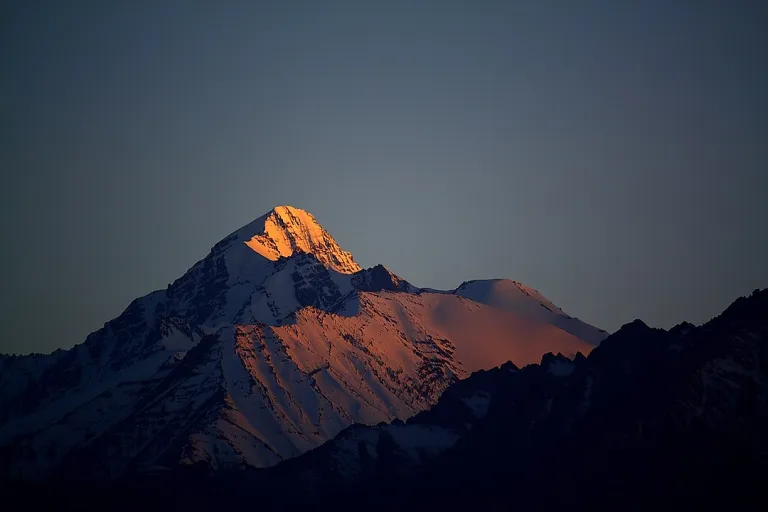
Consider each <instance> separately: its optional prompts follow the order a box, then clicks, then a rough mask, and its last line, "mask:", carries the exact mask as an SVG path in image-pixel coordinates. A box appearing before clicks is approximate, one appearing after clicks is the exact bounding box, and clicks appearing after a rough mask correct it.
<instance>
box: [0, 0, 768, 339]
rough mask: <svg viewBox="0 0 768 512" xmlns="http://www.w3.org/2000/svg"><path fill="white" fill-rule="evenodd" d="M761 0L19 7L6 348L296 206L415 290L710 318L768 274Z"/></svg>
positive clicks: (48, 332) (0, 41) (6, 63)
mask: <svg viewBox="0 0 768 512" xmlns="http://www.w3.org/2000/svg"><path fill="white" fill-rule="evenodd" d="M763 4H764V2H761V1H755V2H747V1H734V2H725V1H720V0H718V1H707V0H692V1H684V0H676V1H670V0H663V1H654V0H640V1H636V2H631V1H614V0H605V1H590V0H579V1H577V2H576V1H571V0H564V1H560V2H558V1H554V0H553V1H546V0H544V1H542V0H532V1H517V2H512V1H510V2H502V1H497V2H484V1H477V0H476V1H466V2H455V1H450V0H439V1H434V2H416V1H397V0H388V1H382V2H366V1H353V0H350V1H344V2H342V1H336V2H334V1H326V2H320V1H315V0H312V1H306V2H292V1H280V2H277V1H276V2H267V1H262V2H259V1H242V2H236V1H224V2H213V1H192V0H184V1H171V0H163V1H154V0H153V1H137V0H131V1H123V2H118V1H103V0H94V1H79V0H69V1H66V2H65V1H60V0H55V1H48V2H42V1H34V0H24V1H21V0H20V1H3V2H1V3H0V123H1V124H0V169H2V182H1V183H2V186H0V201H1V204H2V212H0V213H2V215H0V219H1V220H0V222H1V223H2V224H1V225H0V226H1V227H0V229H2V231H1V232H0V234H1V235H2V240H3V245H2V249H3V250H2V253H1V254H0V280H1V281H2V283H3V289H2V292H3V293H2V294H0V300H1V301H2V304H0V322H1V325H2V329H3V332H2V335H1V336H0V351H2V352H18V353H27V352H30V351H44V352H46V351H51V350H53V349H55V348H57V347H71V346H72V345H74V344H76V343H80V342H81V341H83V339H84V337H85V335H86V334H87V333H89V332H90V331H93V330H95V329H97V328H99V327H101V326H102V325H103V324H104V322H105V321H107V320H109V319H110V318H112V317H115V316H116V315H118V314H119V313H120V312H121V311H122V310H123V309H124V308H125V307H126V306H127V305H128V303H129V302H130V301H131V300H132V299H133V298H135V297H138V296H141V295H144V294H146V293H148V292H150V291H151V290H154V289H158V288H164V287H165V286H167V284H168V283H170V282H171V281H172V280H174V279H175V278H177V277H179V276H181V275H182V274H183V273H184V271H186V270H187V269H188V268H189V267H190V266H191V265H192V264H193V263H194V262H195V261H197V260H198V259H200V258H202V257H204V256H205V254H206V253H207V252H208V250H209V249H210V247H211V246H212V245H213V244H214V243H215V242H217V241H218V240H220V239H221V238H223V237H224V236H226V235H227V234H228V233H230V232H232V231H234V230H235V229H237V228H239V227H240V226H242V225H244V224H246V223H248V222H249V221H251V220H253V219H254V218H256V217H258V216H260V215H262V214H263V213H264V212H266V211H267V210H269V209H270V208H272V207H273V206H275V205H278V204H289V205H293V206H296V207H300V208H303V209H306V210H308V211H310V212H312V213H313V214H314V215H315V216H316V217H317V219H318V220H319V221H320V222H321V223H322V224H323V225H324V227H325V228H326V229H328V230H329V231H330V232H331V234H332V235H334V237H335V238H336V239H337V240H338V241H339V243H340V244H341V245H342V247H344V248H345V249H347V250H349V251H351V252H352V253H353V254H354V255H355V258H356V259H357V260H358V262H359V263H360V264H361V265H363V266H372V265H374V264H376V263H383V264H385V265H386V266H387V267H389V268H390V269H391V270H392V271H394V272H396V273H397V274H399V275H401V276H403V277H405V278H406V279H408V280H410V281H411V282H412V283H414V284H416V285H419V286H429V287H435V288H453V287H456V286H457V285H459V284H460V283H461V282H462V281H464V280H468V279H477V278H491V277H507V278H511V279H516V280H519V281H522V282H524V283H526V284H528V285H530V286H533V287H534V288H537V289H538V290H540V291H541V292H542V293H544V294H545V295H546V296H547V297H548V298H549V299H551V300H552V301H553V302H555V303H556V304H557V305H559V306H560V307H562V308H563V309H564V310H565V311H567V312H568V313H570V314H572V315H575V316H578V317H580V318H582V319H584V320H585V321H587V322H590V323H592V324H594V325H597V326H599V327H602V328H604V329H607V330H615V329H617V328H618V327H619V326H621V325H622V324H623V323H626V322H629V321H631V320H633V319H634V318H638V317H639V318H642V319H644V320H645V321H646V322H647V323H649V324H650V325H654V326H661V327H670V326H672V325H674V324H676V323H678V322H680V321H682V320H689V321H692V322H696V323H700V322H703V321H706V320H708V319H709V318H711V317H712V316H714V315H716V314H717V313H719V312H720V311H721V310H722V309H723V308H724V307H726V306H727V305H728V304H729V303H730V302H731V301H732V300H733V299H735V298H736V297H737V296H739V295H744V294H748V293H750V292H751V291H752V290H753V289H754V288H758V287H765V286H768V229H767V228H766V220H768V195H767V194H768V166H767V164H766V162H768V93H767V92H766V91H768V72H767V69H768V30H766V29H765V27H766V26H768V15H767V13H766V8H765V7H763Z"/></svg>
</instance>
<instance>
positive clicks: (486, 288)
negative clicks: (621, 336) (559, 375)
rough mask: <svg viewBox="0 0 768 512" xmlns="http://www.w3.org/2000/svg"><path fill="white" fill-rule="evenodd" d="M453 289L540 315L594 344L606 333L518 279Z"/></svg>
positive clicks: (499, 305)
mask: <svg viewBox="0 0 768 512" xmlns="http://www.w3.org/2000/svg"><path fill="white" fill-rule="evenodd" d="M453 293H455V294H457V295H461V296H462V297H467V298H468V299H472V300H474V301H477V302H480V303H481V304H488V305H490V306H493V307H496V308H500V309H504V310H507V311H515V312H517V313H520V314H524V315H527V316H531V317H534V318H537V319H540V320H541V321H544V322H547V323H550V324H552V325H556V326H557V327H560V328H561V329H563V330H564V331H566V332H569V333H571V334H573V335H574V336H578V337H579V338H581V339H583V340H586V341H588V342H590V343H592V344H593V345H597V344H598V343H600V342H601V341H603V340H604V339H605V338H606V337H607V336H608V333H607V332H605V331H603V330H602V329H597V328H596V327H593V326H591V325H589V324H587V323H585V322H582V321H581V320H579V319H578V318H573V317H571V316H568V315H567V314H565V312H564V311H563V310H562V309H560V308H559V307H557V306H555V305H554V304H552V302H550V301H549V300H547V298H546V297H544V296H543V295H542V294H541V293H539V292H538V291H537V290H534V289H533V288H531V287H530V286H525V285H524V284H522V283H519V282H517V281H511V280H509V279H487V280H476V281H466V282H464V283H462V284H461V286H459V287H458V288H456V289H455V290H454V291H453Z"/></svg>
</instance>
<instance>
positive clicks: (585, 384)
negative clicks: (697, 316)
mask: <svg viewBox="0 0 768 512" xmlns="http://www.w3.org/2000/svg"><path fill="white" fill-rule="evenodd" d="M766 476H768V289H765V290H756V291H755V292H753V294H752V295H751V296H749V297H742V298H739V299H738V300H736V301H735V302H734V303H733V304H731V306H729V307H728V308H727V309H726V310H725V311H724V312H723V313H722V314H721V315H720V316H718V317H716V318H714V319H713V320H711V321H709V322H707V323H706V324H704V325H701V326H693V325H691V324H688V323H682V324H680V325H678V326H676V327H674V328H672V329H670V330H669V331H665V330H663V329H653V328H650V327H648V326H647V325H645V324H644V323H643V322H642V321H640V320H636V321H634V322H632V323H630V324H627V325H625V326H623V327H622V328H621V329H620V330H619V331H617V332H616V333H614V334H612V335H611V336H609V337H608V338H607V339H605V340H604V341H603V342H602V343H601V344H600V346H599V347H597V348H596V349H595V350H593V351H592V352H591V353H590V354H589V355H588V356H584V355H582V354H577V355H576V356H575V357H574V358H567V357H565V356H563V355H562V354H552V353H547V354H544V356H543V357H542V358H541V361H540V363H539V364H530V365H526V366H524V367H522V368H521V367H519V366H517V365H515V364H513V363H511V362H507V363H505V364H503V365H501V366H499V367H496V368H492V369H490V370H480V371H477V372H474V373H472V374H471V375H470V376H469V377H468V378H466V379H463V380H460V381H457V382H455V383H453V384H451V385H450V386H448V387H447V388H446V390H445V391H444V392H443V394H442V395H441V396H440V398H439V399H438V401H437V402H436V404H435V405H433V406H432V407H430V408H429V409H427V410H424V411H422V412H420V413H418V414H416V415H415V416H413V417H411V418H409V419H408V420H406V421H404V422H403V421H400V420H394V421H392V422H390V423H380V424H378V425H375V426H374V425H361V424H355V425H352V426H350V427H348V428H346V429H344V430H343V431H342V432H340V433H339V435H337V436H336V437H335V438H334V439H332V440H331V441H328V442H326V443H325V444H323V445H322V446H320V447H319V448H316V449H314V450H310V451H309V452H307V453H305V454H303V455H300V456H298V457H295V458H293V459H290V460H287V461H284V462H282V463H280V464H278V465H276V466H273V467H270V468H266V469H257V470H255V469H252V470H246V471H236V472H235V471H228V470H223V471H218V472H212V471H211V469H210V467H206V466H205V465H204V464H203V465H197V466H192V467H189V466H187V467H178V468H177V469H176V470H174V471H169V472H166V473H155V474H152V475H144V476H143V477H139V478H133V479H128V480H121V481H115V482H110V483H107V484H106V485H93V484H92V483H90V482H89V483H88V485H87V486H79V485H76V483H75V484H74V485H73V483H72V482H71V481H64V482H62V483H61V484H60V485H59V486H58V487H56V486H54V487H48V486H44V487H41V486H39V485H36V484H33V485H30V484H29V483H26V484H23V483H22V484H19V483H15V485H14V486H13V487H12V488H9V489H8V491H7V493H6V498H10V497H18V498H19V499H22V498H23V499H24V500H25V503H26V504H27V505H28V506H29V505H35V504H40V505H41V506H43V505H47V506H56V507H57V508H62V507H65V508H66V507H68V506H71V507H73V508H74V509H76V510H91V509H93V510H103V509H104V508H107V509H110V510H136V509H137V508H139V507H147V506H151V507H155V508H158V509H163V508H167V507H175V508H177V509H182V510H210V509H211V508H212V507H218V508H235V507H237V508H242V507H247V506H253V505H255V504H256V505H258V507H259V509H261V510H272V509H274V510H278V509H279V510H286V509H288V510H293V509H305V508H313V509H325V508H329V509H330V508H331V507H332V508H333V509H334V510H359V509H360V508H361V507H364V508H365V509H370V510H392V509H394V508H397V509H400V510H433V509H443V508H445V509H459V508H466V507H473V508H475V509H496V508H502V507H509V506H510V505H514V507H515V508H516V509H520V510H562V509H564V508H565V509H568V510H590V511H594V510H617V509H620V510H648V509H655V508H671V509H685V510H689V509H705V510H709V509H720V508H722V509H729V510H730V509H732V510H765V509H766V506H768V488H766V487H765V485H764V482H765V477H766Z"/></svg>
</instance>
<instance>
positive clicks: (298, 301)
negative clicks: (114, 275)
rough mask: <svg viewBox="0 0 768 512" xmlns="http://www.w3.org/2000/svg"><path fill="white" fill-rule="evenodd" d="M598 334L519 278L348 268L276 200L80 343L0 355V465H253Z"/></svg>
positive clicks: (37, 473)
mask: <svg viewBox="0 0 768 512" xmlns="http://www.w3.org/2000/svg"><path fill="white" fill-rule="evenodd" d="M486 288H488V289H492V290H493V293H480V292H481V291H482V290H483V289H486ZM478 290H479V291H478ZM515 290H517V291H515ZM50 334H51V333H44V335H50ZM605 336H606V333H605V332H603V331H600V330H598V329H596V328H594V327H591V326H588V325H587V324H584V323H582V322H580V321H578V320H576V319H573V318H571V317H568V316H567V315H565V313H563V312H562V311H561V310H559V309H558V308H557V307H555V306H554V305H553V304H552V303H550V302H549V301H547V300H546V299H545V298H544V297H542V296H541V295H540V294H538V292H535V290H531V289H530V288H526V287H524V286H522V285H520V284H519V283H514V282H511V281H492V282H483V281H476V282H473V283H472V284H471V286H469V285H467V286H463V287H459V288H457V289H456V290H452V291H439V290H427V289H420V288H417V287H415V286H413V285H411V284H410V283H408V282H407V281H405V280H404V279H402V278H400V277H398V276H396V275H394V274H393V273H391V272H390V271H389V270H387V269H386V268H385V267H383V266H381V265H377V266H374V267H372V268H369V269H361V267H360V266H359V265H358V264H357V263H356V262H355V260H354V258H353V257H352V255H351V254H350V253H349V252H346V251H344V250H343V249H341V247H340V246H339V244H338V243H337V242H336V241H335V240H334V239H333V237H331V235H330V234H329V233H328V232H327V231H326V230H325V229H323V228H322V226H320V224H319V223H318V222H317V220H316V219H315V218H314V217H313V216H312V215H311V214H309V213H307V212H305V211H303V210H300V209H298V208H293V207H290V206H279V207H276V208H274V209H273V210H271V211H270V212H268V213H267V214H265V215H264V216H262V217H259V218H258V219H256V220H255V221H253V222H251V223H249V224H248V225H246V226H244V227H242V228H241V229H239V230H237V231H235V232H234V233H232V234H230V235H229V236H227V237H226V238H224V239H223V240H221V241H220V242H218V243H217V244H215V245H214V246H213V248H212V249H211V251H210V253H209V254H208V255H207V256H206V257H205V258H203V259H202V260H200V261H198V262H197V263H196V264H195V265H194V266H192V268H190V269H189V270H188V271H187V272H186V273H185V274H184V275H183V276H182V277H181V278H179V279H177V280H176V281H174V282H173V283H172V284H170V285H169V286H168V287H167V288H166V289H165V290H158V291H155V292H152V293H150V294H148V295H146V296H144V297H141V298H139V299H136V300H134V301H133V302H132V303H131V304H130V305H129V306H128V307H127V308H126V310H125V311H124V312H123V313H122V314H121V315H120V316H119V317H117V318H115V319H113V320H111V321H109V322H107V323H106V324H105V325H104V327H103V328H101V329H99V330H98V331H96V332H94V333H92V334H90V335H89V336H88V337H87V338H86V340H85V342H84V343H82V344H80V345H77V346H75V347H74V348H72V349H71V350H58V351H56V352H54V353H53V354H50V355H33V356H23V357H20V356H1V357H0V468H2V472H3V474H4V475H5V476H6V477H13V478H47V477H64V476H66V477H74V476H78V477H82V478H118V477H125V476H126V475H134V474H139V473H145V472H147V471H157V470H161V469H163V468H165V469H168V468H175V467H177V466H189V465H201V464H202V465H203V466H205V467H208V468H210V469H212V470H227V469H242V468H246V467H251V468H260V467H269V466H272V465H275V464H277V463H279V462H280V461H283V460H285V459H289V458H291V457H296V456H298V455H300V454H302V453H304V452H306V451H308V450H311V449H313V448H316V447H318V446H320V445H321V444H322V443H323V442H325V441H327V440H329V439H332V438H333V437H334V436H336V435H337V434H338V433H339V432H341V431H342V430H344V429H345V428H346V427H348V426H350V425H352V424H376V423H380V422H386V421H391V420H394V419H396V418H400V419H405V418H408V417H411V416H413V415H414V414H416V413H418V412H420V411H423V410H425V409H428V408H429V407H430V406H431V405H433V404H434V403H435V402H436V401H437V399H438V397H439V396H440V395H441V394H442V392H443V390H445V389H446V387H448V386H449V385H450V384H452V383H454V382H456V381H457V380H460V379H463V378H465V377H467V376H468V375H469V374H470V373H472V372H474V371H477V370H481V369H487V368H492V367H495V366H497V365H499V364H501V363H503V362H505V361H507V360H512V361H514V362H515V363H516V364H518V365H523V364H527V363H532V362H536V361H538V360H539V358H540V357H541V355H542V354H544V353H546V352H550V351H552V352H562V353H564V354H566V355H571V356H572V355H574V354H576V353H577V352H582V353H585V354H586V353H589V352H590V351H591V349H592V348H593V347H594V346H595V345H596V344H597V343H599V342H600V340H602V339H603V338H604V337H605Z"/></svg>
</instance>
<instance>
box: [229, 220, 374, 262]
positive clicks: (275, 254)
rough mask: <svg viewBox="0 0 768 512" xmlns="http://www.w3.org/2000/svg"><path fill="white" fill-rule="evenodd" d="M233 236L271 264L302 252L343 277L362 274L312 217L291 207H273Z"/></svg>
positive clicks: (349, 254) (349, 255) (347, 254)
mask: <svg viewBox="0 0 768 512" xmlns="http://www.w3.org/2000/svg"><path fill="white" fill-rule="evenodd" d="M234 235H236V236H237V238H238V240H239V241H240V240H242V241H243V242H244V243H245V245H247V246H248V247H250V248H251V249H252V250H253V251H254V252H256V253H258V254H260V255H261V256H263V257H265V258H267V259H268V260H271V261H277V260H278V259H280V258H281V257H289V256H292V255H293V254H296V253H299V252H304V253H308V254H312V255H313V256H315V258H317V260H318V261H320V262H321V263H323V264H325V265H326V266H328V267H329V268H332V269H333V270H336V271H338V272H341V273H344V274H352V273H354V272H357V271H359V270H361V267H360V265H358V264H357V263H356V262H355V260H354V258H353V257H352V254H351V253H349V252H347V251H345V250H343V249H342V248H341V247H340V246H339V244H338V243H336V240H334V239H333V237H332V236H331V235H330V234H329V233H328V232H327V231H326V230H325V229H323V227H322V226H321V225H320V224H319V223H318V222H317V220H316V219H315V217H314V216H313V215H312V214H311V213H309V212H306V211H304V210H302V209H299V208H294V207H292V206H276V207H275V208H273V209H272V210H270V211H269V212H267V213H266V214H265V215H263V216H261V217H259V218H258V219H256V220H255V221H253V222H251V223H250V224H248V225H246V226H244V227H242V228H240V229H239V230H237V231H236V232H235V233H234Z"/></svg>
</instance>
